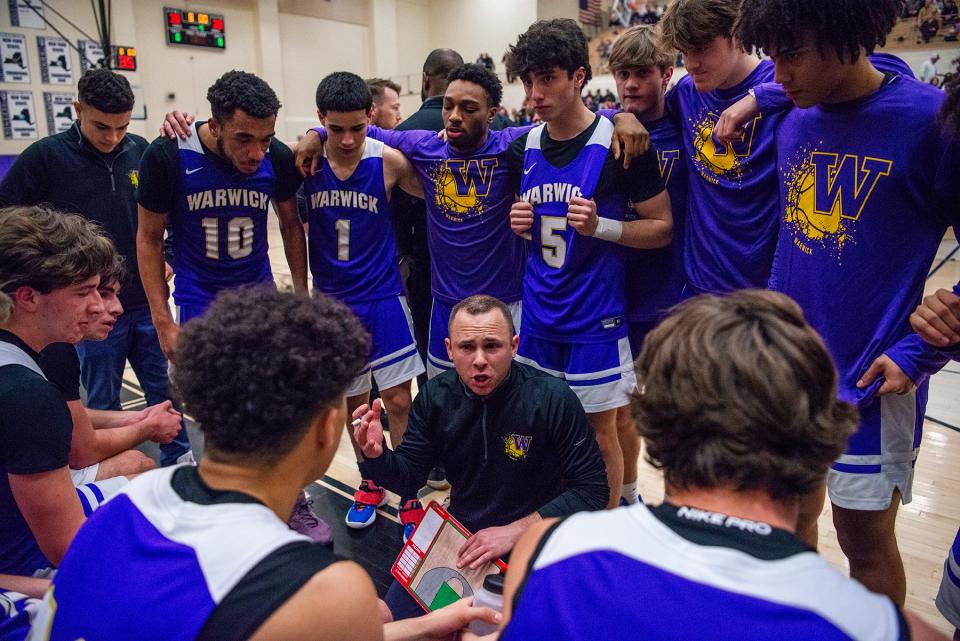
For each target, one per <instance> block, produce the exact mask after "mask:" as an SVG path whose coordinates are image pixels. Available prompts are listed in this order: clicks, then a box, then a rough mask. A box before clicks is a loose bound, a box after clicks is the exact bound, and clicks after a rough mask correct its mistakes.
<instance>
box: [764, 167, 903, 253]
mask: <svg viewBox="0 0 960 641" xmlns="http://www.w3.org/2000/svg"><path fill="white" fill-rule="evenodd" d="M796 157H797V158H798V159H799V160H798V162H796V163H794V164H793V165H792V166H790V165H788V166H787V167H786V168H785V169H784V170H783V178H784V185H785V187H786V196H787V197H786V210H785V212H784V222H785V223H786V224H787V225H788V226H789V227H790V228H792V229H793V230H794V237H795V240H796V241H797V244H798V246H800V247H801V248H802V249H803V248H806V250H809V247H807V246H806V245H803V244H802V240H803V239H806V240H813V241H819V243H820V244H821V245H822V246H825V247H828V248H830V249H832V250H835V253H836V254H837V255H838V256H839V252H840V251H841V250H842V249H843V247H844V245H846V244H847V243H848V242H851V241H853V240H854V238H853V233H852V232H853V229H854V225H855V223H856V221H858V220H859V219H860V216H861V215H862V214H863V212H864V209H865V208H866V206H867V203H868V202H869V201H870V198H871V196H872V195H873V194H874V191H875V189H876V186H877V184H878V183H879V182H880V179H881V178H883V177H884V176H889V175H890V171H891V169H892V168H893V162H892V161H889V160H885V159H882V158H873V157H869V156H858V155H856V154H838V153H830V152H823V151H810V150H801V151H800V153H799V154H798V155H797V156H796Z"/></svg>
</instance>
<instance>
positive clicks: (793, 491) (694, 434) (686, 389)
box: [633, 290, 859, 500]
mask: <svg viewBox="0 0 960 641" xmlns="http://www.w3.org/2000/svg"><path fill="white" fill-rule="evenodd" d="M636 367H637V380H638V389H639V392H638V393H637V394H635V395H634V398H633V414H634V418H635V419H636V421H637V428H638V430H639V431H640V435H641V436H642V437H643V440H644V441H645V443H646V446H647V459H648V460H649V461H650V463H651V464H652V465H653V466H654V467H656V468H658V469H662V470H663V473H664V478H665V480H666V482H667V484H668V485H670V486H673V487H677V488H684V489H688V488H715V487H729V488H733V489H736V490H738V491H749V490H762V491H765V492H767V493H768V494H769V495H770V496H771V497H772V498H774V499H776V500H782V499H786V498H792V497H797V496H801V495H804V494H807V493H808V492H810V491H812V490H814V489H815V488H816V487H818V486H819V485H821V484H822V483H823V482H824V481H825V478H826V473H827V469H828V467H829V466H830V464H831V462H832V461H834V460H835V459H836V458H837V456H839V455H840V453H841V452H843V450H844V447H845V446H846V444H847V439H848V438H849V436H850V435H851V434H852V433H853V432H854V430H855V429H856V427H857V424H858V421H859V419H858V415H857V410H856V408H854V407H853V406H852V405H849V404H847V403H844V402H842V401H839V400H838V399H837V372H836V369H835V368H834V365H833V361H832V360H831V358H830V355H829V354H828V352H827V348H826V346H825V345H824V343H823V340H822V339H821V338H820V336H819V335H818V334H817V333H816V332H815V331H814V330H813V329H812V328H811V327H810V326H809V325H807V323H806V321H805V320H804V318H803V313H802V312H801V310H800V307H799V306H798V305H797V304H796V303H795V302H793V301H792V300H791V299H789V298H787V297H786V296H784V295H782V294H778V293H774V292H769V291H760V290H746V291H740V292H735V293H732V294H729V295H727V296H698V297H696V298H694V299H691V300H689V301H687V302H684V303H682V304H681V305H679V306H678V307H677V308H676V309H675V310H674V311H673V312H672V313H671V314H670V316H669V317H667V319H666V320H664V321H663V322H662V323H661V324H660V325H659V326H658V327H657V328H656V329H654V330H653V331H652V332H651V333H650V334H649V335H648V336H647V339H646V341H645V343H644V346H643V350H642V351H641V353H640V357H639V358H638V359H637V363H636Z"/></svg>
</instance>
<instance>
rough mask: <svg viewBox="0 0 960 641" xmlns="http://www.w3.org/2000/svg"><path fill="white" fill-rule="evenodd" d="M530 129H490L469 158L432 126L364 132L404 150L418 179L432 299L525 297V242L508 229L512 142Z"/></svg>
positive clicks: (507, 300) (453, 301)
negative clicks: (424, 205)
mask: <svg viewBox="0 0 960 641" xmlns="http://www.w3.org/2000/svg"><path fill="white" fill-rule="evenodd" d="M529 130H530V128H529V127H514V128H510V129H505V130H503V131H490V132H489V133H488V134H487V141H486V142H485V143H484V144H483V145H482V146H481V147H480V148H479V149H476V150H474V151H472V152H470V153H469V154H466V155H463V154H460V153H458V152H457V151H456V150H454V149H453V148H452V147H451V146H450V145H448V144H447V143H446V142H444V141H443V140H440V139H439V138H437V132H435V131H417V130H411V131H397V130H386V129H379V128H377V127H370V128H369V129H368V130H367V135H368V136H370V137H372V138H376V139H378V140H382V141H384V142H385V143H386V144H388V145H390V146H391V147H394V148H396V149H399V150H400V151H401V152H403V154H404V155H405V156H406V157H407V158H409V159H410V162H411V164H413V167H414V169H415V170H416V172H417V176H418V177H419V178H420V184H421V185H422V186H423V192H424V197H425V200H426V203H427V242H428V244H429V246H430V258H431V274H430V277H431V284H432V285H431V286H432V289H433V295H434V297H436V298H437V299H439V300H441V301H443V302H445V303H447V304H448V305H454V304H456V303H458V302H460V301H461V300H463V299H464V298H466V297H468V296H472V295H474V294H488V295H490V296H494V297H496V298H499V299H500V300H502V301H504V302H505V303H513V302H515V301H518V300H520V295H521V291H522V289H523V286H522V283H523V258H524V245H525V243H524V242H523V239H521V238H520V237H519V236H517V235H516V234H514V233H513V232H512V231H511V230H510V207H511V205H513V196H514V194H513V186H512V183H511V181H510V177H509V175H508V172H507V159H506V155H507V149H508V148H509V147H510V143H512V142H513V141H514V140H516V139H517V138H519V137H520V136H522V135H523V134H525V133H526V132H527V131H529Z"/></svg>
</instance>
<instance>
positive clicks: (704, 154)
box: [693, 121, 737, 175]
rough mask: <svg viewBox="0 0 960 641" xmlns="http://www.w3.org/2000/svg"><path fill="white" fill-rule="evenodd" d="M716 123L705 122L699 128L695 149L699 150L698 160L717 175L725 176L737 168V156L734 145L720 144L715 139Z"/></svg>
mask: <svg viewBox="0 0 960 641" xmlns="http://www.w3.org/2000/svg"><path fill="white" fill-rule="evenodd" d="M714 124H716V123H714V122H710V121H707V122H703V123H701V124H700V125H699V126H698V128H697V134H696V138H695V140H694V143H693V145H694V148H696V150H697V159H698V160H700V162H702V163H703V164H704V165H706V166H707V167H709V168H710V170H711V171H712V172H713V173H715V174H721V175H722V174H725V173H727V172H729V171H732V170H733V169H734V168H735V167H736V166H737V155H736V154H735V153H734V151H733V145H731V144H730V143H725V144H723V145H721V144H718V143H717V141H716V140H714V138H713V126H714Z"/></svg>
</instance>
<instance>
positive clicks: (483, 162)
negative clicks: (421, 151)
mask: <svg viewBox="0 0 960 641" xmlns="http://www.w3.org/2000/svg"><path fill="white" fill-rule="evenodd" d="M499 164H500V160H499V159H498V158H495V157H494V158H469V159H467V158H464V159H458V158H448V159H447V160H445V161H443V162H442V163H439V164H437V165H436V166H435V167H434V169H433V170H432V171H431V172H430V178H431V179H432V181H433V186H434V202H435V203H436V205H437V207H439V208H440V210H441V211H443V213H444V215H445V216H446V217H447V218H448V219H450V220H453V221H456V222H462V221H463V220H464V219H465V218H468V217H473V216H482V215H483V212H484V210H485V204H486V198H487V196H488V195H489V193H490V186H491V184H492V183H493V172H494V170H495V169H496V168H497V167H498V166H499Z"/></svg>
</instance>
